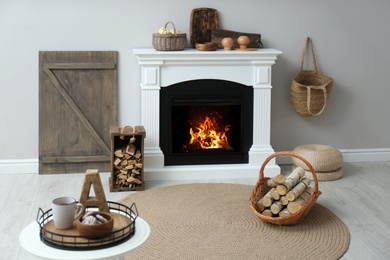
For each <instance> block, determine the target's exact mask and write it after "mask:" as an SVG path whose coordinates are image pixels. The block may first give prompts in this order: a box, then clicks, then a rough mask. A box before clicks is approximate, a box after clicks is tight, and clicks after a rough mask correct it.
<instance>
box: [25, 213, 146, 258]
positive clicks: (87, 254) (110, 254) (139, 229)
mask: <svg viewBox="0 0 390 260" xmlns="http://www.w3.org/2000/svg"><path fill="white" fill-rule="evenodd" d="M149 235H150V228H149V225H148V223H147V222H146V221H145V220H143V219H142V218H140V217H138V218H137V220H136V221H135V233H134V235H133V237H131V238H130V239H129V240H127V241H125V242H123V243H121V244H119V245H115V246H112V247H108V248H104V249H96V250H84V251H81V250H62V249H57V248H54V247H50V246H48V245H46V244H45V243H43V242H42V241H41V239H40V237H39V225H38V223H37V222H33V223H31V224H29V225H28V226H27V227H25V228H24V229H23V230H22V232H21V233H20V236H19V242H20V245H21V246H22V248H24V249H25V250H26V251H27V252H29V253H30V254H32V255H34V256H37V257H40V258H42V259H54V260H65V259H68V260H97V259H124V256H125V254H126V253H128V252H130V251H131V250H134V249H135V248H137V247H138V246H140V245H141V244H142V243H144V242H145V241H146V240H147V239H148V237H149Z"/></svg>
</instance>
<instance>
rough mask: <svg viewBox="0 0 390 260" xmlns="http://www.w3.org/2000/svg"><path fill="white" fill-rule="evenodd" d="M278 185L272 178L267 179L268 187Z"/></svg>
mask: <svg viewBox="0 0 390 260" xmlns="http://www.w3.org/2000/svg"><path fill="white" fill-rule="evenodd" d="M276 185H278V184H277V183H276V182H274V181H273V180H272V179H268V180H267V186H268V187H270V188H273V187H276Z"/></svg>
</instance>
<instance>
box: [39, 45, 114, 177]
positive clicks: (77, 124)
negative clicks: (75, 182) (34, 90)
mask: <svg viewBox="0 0 390 260" xmlns="http://www.w3.org/2000/svg"><path fill="white" fill-rule="evenodd" d="M117 61H118V53H117V52H115V51H41V52H39V173H40V174H44V173H75V172H80V173H81V172H85V171H86V170H87V169H91V168H92V169H99V171H110V167H109V166H110V158H111V157H110V140H111V139H110V132H109V131H110V126H113V125H118V105H117V103H118V102H117V100H118V95H117V93H118V91H117Z"/></svg>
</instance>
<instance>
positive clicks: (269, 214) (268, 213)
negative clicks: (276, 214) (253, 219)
mask: <svg viewBox="0 0 390 260" xmlns="http://www.w3.org/2000/svg"><path fill="white" fill-rule="evenodd" d="M261 214H263V215H264V216H267V217H272V216H273V214H272V212H271V210H270V209H265V210H263V211H262V212H261Z"/></svg>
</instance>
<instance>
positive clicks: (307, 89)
mask: <svg viewBox="0 0 390 260" xmlns="http://www.w3.org/2000/svg"><path fill="white" fill-rule="evenodd" d="M308 44H309V45H310V50H311V54H312V59H313V66H314V70H303V63H304V59H305V55H306V52H307V46H308ZM332 87H333V78H332V77H330V76H328V75H326V74H325V73H322V72H320V71H319V70H318V68H317V62H316V58H315V55H314V51H313V45H312V43H311V40H310V38H309V37H307V38H306V41H305V44H304V47H303V52H302V60H301V70H300V72H299V73H298V74H297V75H296V76H295V77H294V78H293V80H292V83H291V87H290V100H291V104H292V106H293V108H294V110H295V112H297V113H298V114H299V115H301V116H318V115H320V114H322V112H323V111H324V109H325V106H326V104H327V100H328V98H329V95H330V92H331V91H332Z"/></svg>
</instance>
